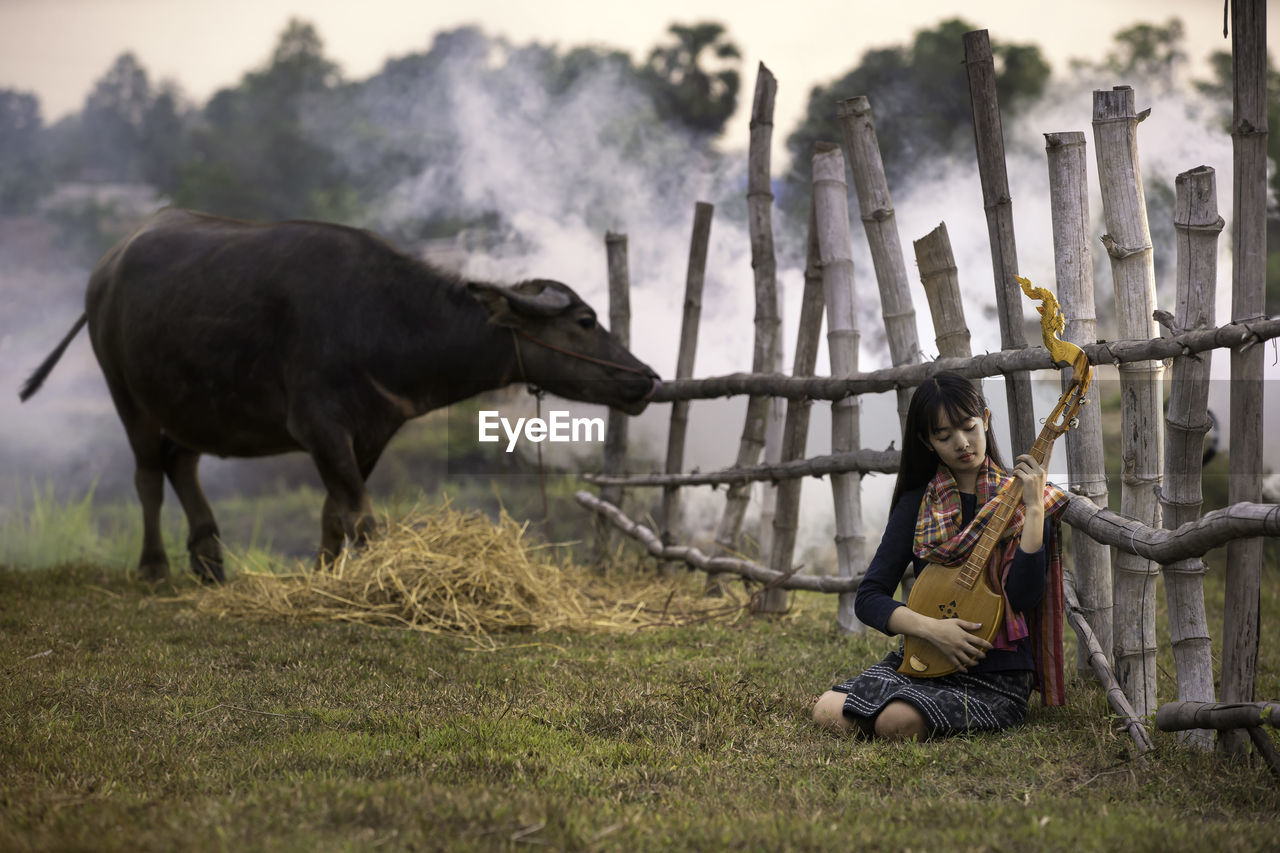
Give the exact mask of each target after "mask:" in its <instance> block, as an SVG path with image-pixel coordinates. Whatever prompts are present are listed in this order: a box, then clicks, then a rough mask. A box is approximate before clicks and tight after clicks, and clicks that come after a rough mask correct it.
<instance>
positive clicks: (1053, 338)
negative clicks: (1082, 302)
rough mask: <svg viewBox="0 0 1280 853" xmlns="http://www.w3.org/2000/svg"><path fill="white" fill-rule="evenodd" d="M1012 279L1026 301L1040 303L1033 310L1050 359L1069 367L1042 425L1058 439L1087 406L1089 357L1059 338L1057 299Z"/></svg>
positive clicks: (1060, 324)
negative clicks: (1068, 379)
mask: <svg viewBox="0 0 1280 853" xmlns="http://www.w3.org/2000/svg"><path fill="white" fill-rule="evenodd" d="M1014 278H1015V279H1016V280H1017V282H1018V284H1019V285H1020V286H1021V287H1022V292H1023V293H1025V294H1026V295H1027V297H1028V298H1030V299H1038V300H1040V304H1039V305H1038V306H1036V310H1037V311H1039V312H1040V331H1041V334H1042V335H1043V337H1044V346H1045V349H1047V350H1048V351H1049V356H1050V357H1051V358H1052V359H1053V360H1054V362H1055V363H1056V364H1064V363H1065V364H1069V365H1071V382H1070V383H1069V384H1068V386H1067V389H1066V390H1065V391H1064V392H1063V393H1062V397H1061V398H1059V400H1058V405H1057V406H1055V407H1054V409H1053V412H1052V413H1051V414H1050V415H1049V417H1048V419H1047V420H1046V421H1045V429H1046V430H1048V431H1050V432H1052V433H1053V434H1054V435H1055V436H1056V435H1061V434H1062V433H1064V432H1066V431H1067V429H1069V428H1074V427H1076V426H1079V423H1080V422H1079V421H1078V420H1077V419H1076V413H1077V412H1078V411H1080V406H1081V405H1083V404H1084V403H1086V402H1088V401H1087V400H1086V399H1085V396H1084V395H1085V393H1086V392H1087V391H1088V390H1089V383H1090V382H1091V381H1092V379H1093V367H1092V366H1091V365H1090V364H1089V357H1088V356H1087V355H1085V353H1084V350H1082V349H1080V347H1078V346H1076V345H1075V344H1073V343H1071V342H1069V341H1064V340H1063V339H1062V338H1061V335H1062V332H1063V331H1064V330H1065V329H1066V327H1067V321H1066V318H1064V317H1063V316H1062V309H1061V308H1059V307H1058V300H1057V298H1056V297H1055V296H1054V295H1053V294H1052V293H1051V292H1049V291H1048V290H1046V289H1045V288H1043V287H1035V286H1034V285H1032V284H1031V282H1030V280H1028V279H1025V278H1023V277H1022V276H1020V275H1018V276H1014Z"/></svg>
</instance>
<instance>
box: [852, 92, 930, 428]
mask: <svg viewBox="0 0 1280 853" xmlns="http://www.w3.org/2000/svg"><path fill="white" fill-rule="evenodd" d="M836 117H837V118H838V119H839V120H840V131H841V134H842V136H843V137H844V149H845V152H846V154H847V155H848V157H849V165H850V166H851V167H852V170H853V186H854V190H855V191H856V193H857V196H858V209H859V212H860V214H861V216H862V224H863V231H864V232H865V233H866V235H867V245H868V246H869V247H870V249H871V265H872V267H874V269H875V271H876V285H877V286H878V287H879V289H880V311H881V315H882V316H883V317H884V331H885V334H886V335H887V336H888V339H889V357H890V358H891V359H892V360H893V363H894V365H895V366H897V365H899V364H912V363H915V362H917V361H919V360H920V338H919V333H918V332H917V330H916V309H915V307H914V306H913V305H912V304H911V290H910V289H909V287H908V285H907V265H906V261H905V260H904V259H903V256H902V243H901V242H900V241H899V239H898V221H897V219H896V218H895V217H894V213H893V201H892V199H890V197H889V181H888V179H887V178H886V177H885V174H884V160H883V159H881V157H880V143H879V142H878V141H877V140H876V124H875V118H874V117H873V116H872V114H871V102H870V101H869V100H868V99H867V96H866V95H859V96H857V97H856V98H849V99H848V100H845V101H840V102H839V103H838V104H836ZM910 405H911V389H910V388H899V389H898V422H899V427H905V426H906V424H907V407H908V406H910Z"/></svg>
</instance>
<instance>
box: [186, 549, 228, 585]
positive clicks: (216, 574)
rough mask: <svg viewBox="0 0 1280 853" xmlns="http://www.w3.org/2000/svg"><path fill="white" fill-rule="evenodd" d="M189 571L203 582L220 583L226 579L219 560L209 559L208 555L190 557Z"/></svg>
mask: <svg viewBox="0 0 1280 853" xmlns="http://www.w3.org/2000/svg"><path fill="white" fill-rule="evenodd" d="M191 571H192V572H194V573H195V576H196V577H197V578H199V579H200V582H201V583H204V584H220V583H225V582H226V580H227V576H226V574H225V573H224V572H223V570H222V561H221V560H211V559H209V558H208V557H196V556H194V555H192V557H191Z"/></svg>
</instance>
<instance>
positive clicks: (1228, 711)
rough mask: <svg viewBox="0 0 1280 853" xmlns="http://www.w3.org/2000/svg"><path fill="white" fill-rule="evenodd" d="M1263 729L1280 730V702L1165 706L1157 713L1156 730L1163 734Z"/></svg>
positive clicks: (1197, 703) (1203, 703)
mask: <svg viewBox="0 0 1280 853" xmlns="http://www.w3.org/2000/svg"><path fill="white" fill-rule="evenodd" d="M1261 725H1268V726H1272V727H1273V728H1278V729H1280V702H1233V703H1222V702H1165V703H1164V704H1163V705H1161V706H1160V709H1159V710H1157V711H1156V727H1157V728H1159V729H1160V731H1162V732H1180V731H1182V730H1183V729H1247V728H1253V727H1254V726H1261Z"/></svg>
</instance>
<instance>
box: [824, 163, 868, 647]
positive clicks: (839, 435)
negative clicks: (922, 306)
mask: <svg viewBox="0 0 1280 853" xmlns="http://www.w3.org/2000/svg"><path fill="white" fill-rule="evenodd" d="M813 207H814V218H815V221H816V222H817V231H818V254H819V258H820V260H821V262H822V287H823V293H824V295H825V301H826V304H827V351H828V352H829V353H830V356H831V376H832V378H838V377H842V376H852V375H854V374H855V373H857V372H858V327H857V316H858V312H857V308H856V305H855V301H854V300H855V298H856V295H855V291H854V289H853V238H852V237H851V236H850V234H849V190H848V187H847V185H846V184H845V180H844V155H843V154H841V153H840V148H839V146H836V145H832V144H830V143H824V142H819V143H818V144H817V145H816V146H815V147H814V155H813ZM860 414H861V406H860V405H859V403H858V397H857V396H855V395H852V394H851V395H849V396H847V397H844V398H842V399H839V400H836V401H835V402H834V403H832V405H831V450H832V452H834V453H847V452H850V451H853V450H856V449H857V447H858V445H859V444H860V443H861V436H860V432H861V430H860V425H859V418H860ZM861 485H862V475H861V474H858V473H856V472H849V473H844V474H834V475H832V477H831V490H832V493H833V497H834V501H835V511H836V559H837V562H838V564H839V573H840V577H842V578H851V577H853V576H854V575H855V574H856V573H860V572H862V571H863V570H864V569H865V563H864V561H863V559H862V553H863V538H864V537H863V535H862V495H861ZM836 620H837V622H838V623H839V625H840V627H841V628H842V629H843V630H845V631H849V632H861V631H863V630H865V626H864V625H863V624H862V623H861V622H859V621H858V617H856V616H855V615H854V613H853V594H852V593H843V594H841V596H840V603H839V605H838V610H837V612H836Z"/></svg>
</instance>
